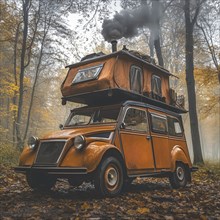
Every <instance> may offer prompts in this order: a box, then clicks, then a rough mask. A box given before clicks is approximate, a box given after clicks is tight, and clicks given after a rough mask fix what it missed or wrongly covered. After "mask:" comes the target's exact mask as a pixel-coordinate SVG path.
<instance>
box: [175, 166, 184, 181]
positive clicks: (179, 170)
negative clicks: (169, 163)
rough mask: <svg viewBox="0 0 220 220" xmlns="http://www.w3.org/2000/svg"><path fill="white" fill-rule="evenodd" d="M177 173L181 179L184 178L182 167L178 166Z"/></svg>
mask: <svg viewBox="0 0 220 220" xmlns="http://www.w3.org/2000/svg"><path fill="white" fill-rule="evenodd" d="M176 174H177V177H178V179H179V180H183V179H184V175H185V174H184V169H183V168H182V167H177V169H176Z"/></svg>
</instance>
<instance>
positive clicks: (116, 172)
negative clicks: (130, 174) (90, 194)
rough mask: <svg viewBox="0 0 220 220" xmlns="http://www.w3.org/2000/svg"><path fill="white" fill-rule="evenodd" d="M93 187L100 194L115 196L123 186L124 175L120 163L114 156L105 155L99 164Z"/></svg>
mask: <svg viewBox="0 0 220 220" xmlns="http://www.w3.org/2000/svg"><path fill="white" fill-rule="evenodd" d="M94 182H95V188H96V190H97V191H98V193H99V194H101V195H102V196H110V197H113V196H116V195H118V194H120V192H121V191H122V188H123V183H124V175H123V169H122V165H121V163H120V162H119V161H118V159H116V158H115V157H107V158H106V159H104V160H103V161H102V162H101V164H100V165H99V167H98V169H97V172H96V177H95V181H94Z"/></svg>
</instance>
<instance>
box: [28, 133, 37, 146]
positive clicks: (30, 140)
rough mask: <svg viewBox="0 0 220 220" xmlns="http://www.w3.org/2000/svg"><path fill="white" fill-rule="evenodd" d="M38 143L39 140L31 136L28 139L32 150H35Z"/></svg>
mask: <svg viewBox="0 0 220 220" xmlns="http://www.w3.org/2000/svg"><path fill="white" fill-rule="evenodd" d="M37 143H38V138H37V137H34V136H31V137H29V138H28V146H29V148H30V149H34V147H35V146H36V145H37Z"/></svg>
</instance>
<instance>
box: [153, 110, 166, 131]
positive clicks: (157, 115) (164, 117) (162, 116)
mask: <svg viewBox="0 0 220 220" xmlns="http://www.w3.org/2000/svg"><path fill="white" fill-rule="evenodd" d="M149 114H150V122H151V125H150V127H151V131H152V132H154V133H158V134H165V135H168V123H167V117H166V115H161V114H157V113H153V112H149ZM153 117H157V118H162V119H165V125H166V130H165V131H162V130H158V129H155V128H154V127H153Z"/></svg>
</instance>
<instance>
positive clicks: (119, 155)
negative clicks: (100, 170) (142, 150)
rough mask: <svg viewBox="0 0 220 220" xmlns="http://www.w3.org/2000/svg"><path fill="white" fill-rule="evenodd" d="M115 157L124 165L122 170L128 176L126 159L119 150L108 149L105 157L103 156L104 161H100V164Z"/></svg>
mask: <svg viewBox="0 0 220 220" xmlns="http://www.w3.org/2000/svg"><path fill="white" fill-rule="evenodd" d="M111 156H112V157H115V158H116V159H118V160H119V162H120V163H121V165H122V168H123V171H124V174H125V175H127V169H126V164H125V161H124V157H123V155H122V153H121V152H120V151H119V150H118V149H117V148H115V147H114V148H109V149H107V150H106V151H105V152H104V154H103V156H102V159H101V160H100V162H99V164H100V163H101V162H102V161H103V160H105V159H106V158H107V157H111Z"/></svg>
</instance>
